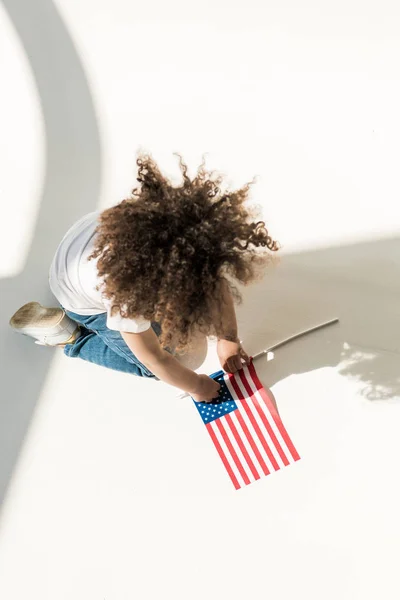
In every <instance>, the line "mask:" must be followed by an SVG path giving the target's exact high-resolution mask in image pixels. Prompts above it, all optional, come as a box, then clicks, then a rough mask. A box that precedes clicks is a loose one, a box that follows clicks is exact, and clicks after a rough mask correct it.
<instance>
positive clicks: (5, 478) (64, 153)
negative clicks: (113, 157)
mask: <svg viewBox="0 0 400 600" xmlns="http://www.w3.org/2000/svg"><path fill="white" fill-rule="evenodd" d="M4 5H5V8H6V10H7V12H8V15H9V17H10V19H11V22H12V24H13V26H14V28H15V30H16V31H17V33H18V35H19V37H20V40H21V42H22V44H23V46H24V49H25V53H26V56H27V58H28V60H29V63H30V66H31V69H32V73H33V75H34V78H35V82H36V86H37V89H38V92H39V94H40V100H41V106H42V110H43V117H44V123H45V133H46V175H45V181H44V186H43V190H42V197H41V204H40V207H39V211H38V216H37V221H36V226H35V231H34V236H33V242H32V246H31V248H30V250H29V254H28V257H27V261H26V264H25V267H24V270H23V271H22V273H20V274H19V275H18V276H16V277H11V278H5V279H2V280H1V281H0V298H1V304H0V307H1V308H0V310H1V319H0V327H1V335H0V340H1V341H0V344H1V360H0V369H1V372H0V377H1V382H2V398H1V403H0V444H1V446H0V500H2V499H3V498H4V494H5V491H6V488H7V485H8V483H9V480H10V478H11V475H12V472H13V469H14V466H15V463H16V461H17V459H18V454H19V451H20V448H21V445H22V443H23V439H24V436H25V434H26V431H27V428H28V426H29V422H30V419H31V416H32V413H33V411H34V409H35V405H36V402H37V399H38V397H39V395H40V392H41V389H42V386H43V384H44V381H45V378H46V374H47V371H48V368H49V366H50V363H51V361H52V356H53V354H52V353H49V352H47V351H46V349H45V348H44V349H43V348H40V347H38V346H36V345H35V344H33V343H32V340H31V339H29V338H26V337H23V336H20V335H17V334H15V332H13V331H12V329H11V328H10V327H9V324H8V321H9V319H10V317H11V315H12V314H13V313H14V312H15V311H16V310H17V309H18V308H19V307H20V306H21V305H22V304H25V303H26V302H29V301H32V300H36V301H39V302H41V303H43V304H44V305H45V306H46V305H47V306H52V305H54V297H53V296H52V294H51V291H50V289H49V286H48V269H49V267H50V262H51V260H52V257H53V254H54V252H55V250H56V248H57V246H58V244H59V242H60V240H61V238H62V236H63V235H64V234H65V233H66V231H67V229H68V228H69V227H70V226H71V225H72V224H73V222H74V221H75V220H77V219H78V218H80V217H81V216H82V215H83V214H85V213H87V212H91V211H93V210H96V208H97V204H98V200H99V189H100V180H101V148H100V138H99V131H98V126H97V121H96V115H95V109H94V105H93V102H92V98H91V93H90V89H89V85H88V82H87V79H86V76H85V73H84V70H83V68H82V64H81V61H80V58H79V56H78V54H77V52H76V50H75V47H74V44H73V41H72V39H71V37H70V35H69V33H68V31H67V29H66V27H65V25H64V23H63V21H62V19H61V18H60V15H59V14H58V12H57V10H56V8H55V7H54V5H53V4H52V2H51V0H37V1H36V2H34V3H30V2H25V1H24V0H4ZM15 201H16V204H17V198H15ZM41 350H44V351H42V352H41Z"/></svg>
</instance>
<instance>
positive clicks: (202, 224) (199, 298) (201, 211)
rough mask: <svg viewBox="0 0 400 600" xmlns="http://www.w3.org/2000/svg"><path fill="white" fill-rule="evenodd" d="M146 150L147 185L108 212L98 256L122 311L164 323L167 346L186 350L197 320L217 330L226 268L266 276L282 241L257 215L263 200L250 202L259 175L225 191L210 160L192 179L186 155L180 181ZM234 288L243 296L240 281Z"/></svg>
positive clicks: (141, 175)
mask: <svg viewBox="0 0 400 600" xmlns="http://www.w3.org/2000/svg"><path fill="white" fill-rule="evenodd" d="M138 156H139V158H138V159H137V161H136V162H137V165H138V166H139V172H138V178H137V181H139V182H140V183H141V184H142V185H141V188H134V189H133V190H132V194H131V197H129V198H127V199H125V200H122V201H121V202H120V203H119V204H117V205H115V206H112V207H111V208H108V209H106V210H104V211H103V212H102V213H101V214H100V217H99V222H100V224H99V226H98V228H97V238H96V240H97V241H96V245H95V249H94V252H93V254H92V255H91V257H90V258H96V257H99V258H98V262H97V269H98V273H99V276H101V277H104V278H105V284H104V285H105V287H104V293H105V296H106V297H108V298H112V299H113V302H114V311H115V312H116V311H117V310H121V313H122V314H123V315H124V316H125V317H128V318H134V317H137V316H139V315H141V316H143V317H144V318H146V319H148V320H151V321H159V322H161V325H162V335H161V337H160V343H161V345H162V346H163V347H166V346H169V345H170V343H171V340H172V339H173V337H174V339H175V340H176V339H178V340H179V341H178V344H177V348H176V349H177V351H178V352H179V351H181V352H182V351H184V350H185V349H186V348H187V346H188V344H189V342H190V336H191V333H192V332H193V329H192V328H193V327H195V328H197V329H198V330H200V331H202V332H203V333H204V334H205V335H215V333H216V332H215V329H214V324H213V322H212V316H211V314H212V305H213V303H215V299H216V298H217V297H218V290H219V284H220V283H221V281H223V280H224V279H226V278H225V275H231V276H232V277H233V278H235V279H237V280H238V281H240V282H241V283H243V284H244V285H246V284H249V283H250V282H252V281H255V280H257V279H259V278H260V276H262V275H263V273H262V269H263V268H264V267H265V266H266V265H267V264H268V263H270V262H271V258H272V256H271V254H270V253H269V252H268V250H271V251H276V250H278V245H277V243H276V242H274V241H273V240H272V238H271V237H270V236H269V234H268V231H267V229H266V228H265V223H264V221H254V220H252V219H254V217H255V216H256V215H258V213H259V207H253V208H251V209H249V208H245V207H244V203H245V201H246V200H247V195H248V192H249V185H251V184H252V183H253V182H251V183H250V184H246V185H245V186H244V187H243V188H241V189H239V190H237V191H233V192H229V193H228V192H227V193H221V192H220V189H219V187H218V184H219V183H221V181H222V177H217V178H216V179H215V180H213V181H212V180H211V179H210V178H209V177H208V178H207V175H208V176H209V174H207V173H206V172H205V171H204V161H203V163H202V165H201V167H200V168H199V170H198V174H197V176H196V177H195V178H194V179H193V180H190V179H189V177H188V176H187V174H186V172H187V167H186V165H185V164H184V163H183V161H182V158H181V156H180V155H179V154H178V156H179V158H180V166H181V170H182V172H183V178H184V183H183V184H182V185H181V186H180V187H173V186H172V185H171V183H170V182H169V181H168V180H167V179H166V178H165V177H164V176H163V175H162V174H161V172H160V170H159V169H158V167H157V165H156V164H155V162H154V160H153V159H152V158H151V157H150V156H149V155H148V154H142V153H139V154H138ZM261 248H265V250H264V251H260V250H261ZM230 288H231V291H232V294H233V296H234V297H235V299H236V301H237V302H239V303H241V302H242V297H241V295H240V293H239V291H238V290H237V288H235V287H233V286H232V285H230ZM124 305H125V309H126V310H125V311H124V310H123V309H122V306H124Z"/></svg>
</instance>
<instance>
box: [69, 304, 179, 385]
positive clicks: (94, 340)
mask: <svg viewBox="0 0 400 600" xmlns="http://www.w3.org/2000/svg"><path fill="white" fill-rule="evenodd" d="M60 306H61V305H60ZM61 308H62V309H63V310H65V312H66V314H67V315H68V316H69V318H70V319H72V320H73V321H76V323H78V324H79V325H80V328H81V335H80V337H79V338H78V339H77V340H76V341H75V342H74V343H73V344H67V345H66V346H64V354H65V355H66V356H70V357H72V358H82V359H83V360H87V361H88V362H91V363H95V364H96V365H100V366H102V367H107V368H108V369H113V370H114V371H123V372H124V373H132V375H138V376H139V377H151V378H153V379H156V380H157V381H160V380H159V378H158V377H156V376H155V375H154V373H152V372H151V371H149V369H148V368H147V367H146V366H145V365H144V364H143V363H141V362H140V360H139V359H138V358H136V356H135V355H134V354H133V352H132V351H131V350H130V348H129V347H128V345H127V344H126V342H125V340H124V339H123V337H122V335H121V334H120V332H119V331H114V330H112V329H109V328H108V327H107V325H106V321H107V313H101V314H99V315H78V314H76V313H73V312H71V311H69V310H66V309H65V308H64V307H63V306H61ZM151 327H152V329H153V331H154V332H155V334H156V335H157V337H159V336H160V334H161V326H160V323H157V322H156V321H154V322H152V323H151ZM165 350H166V351H167V352H170V353H172V351H171V350H170V349H169V348H165Z"/></svg>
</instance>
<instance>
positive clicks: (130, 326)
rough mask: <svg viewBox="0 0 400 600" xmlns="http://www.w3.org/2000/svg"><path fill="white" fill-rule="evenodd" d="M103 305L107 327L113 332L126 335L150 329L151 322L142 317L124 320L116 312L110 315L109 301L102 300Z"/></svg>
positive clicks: (110, 303) (110, 304)
mask: <svg viewBox="0 0 400 600" xmlns="http://www.w3.org/2000/svg"><path fill="white" fill-rule="evenodd" d="M103 302H104V305H105V307H106V309H107V327H108V328H109V329H112V330H113V331H127V332H128V333H141V332H142V331H147V330H148V329H150V327H151V321H148V320H147V319H145V318H144V317H136V318H135V319H126V318H124V317H122V316H121V315H120V313H118V312H116V313H115V314H114V315H111V306H112V302H111V300H108V299H106V298H103Z"/></svg>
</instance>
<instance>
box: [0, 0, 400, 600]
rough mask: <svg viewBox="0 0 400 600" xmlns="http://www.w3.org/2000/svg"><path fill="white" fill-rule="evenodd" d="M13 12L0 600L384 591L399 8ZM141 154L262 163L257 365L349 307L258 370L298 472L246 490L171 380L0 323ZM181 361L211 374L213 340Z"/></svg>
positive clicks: (389, 585)
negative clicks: (275, 244) (50, 344)
mask: <svg viewBox="0 0 400 600" xmlns="http://www.w3.org/2000/svg"><path fill="white" fill-rule="evenodd" d="M4 6H5V10H4V9H3V12H0V45H1V46H0V49H1V52H0V60H1V66H3V67H4V73H5V80H6V81H7V86H5V93H4V104H3V108H2V111H1V114H0V125H1V126H2V130H3V131H4V132H5V138H4V139H5V140H6V142H5V143H4V145H3V146H1V159H2V164H3V165H4V181H3V183H2V185H3V188H2V190H1V194H2V197H4V198H5V199H6V200H7V202H6V203H5V205H4V206H5V207H6V208H5V210H6V212H7V215H6V216H7V219H4V220H2V222H1V224H0V227H1V228H2V229H1V231H0V234H1V235H0V238H1V243H0V254H1V256H2V259H1V263H0V272H1V277H2V279H1V280H0V297H1V299H2V301H1V304H2V307H1V327H2V331H1V337H0V339H1V344H2V355H1V356H2V358H1V369H2V371H1V379H2V382H4V383H3V384H2V389H3V394H2V396H1V400H0V443H1V448H0V458H1V460H0V478H1V485H2V489H3V490H4V502H3V507H2V513H1V521H0V597H1V598H4V599H7V600H20V599H21V598H29V599H30V600H36V599H37V600H39V599H40V600H67V599H68V600H70V599H71V598H74V600H104V599H105V600H133V599H135V600H136V599H140V600H150V599H151V600H153V599H157V600H158V599H159V598H162V599H164V598H168V599H169V598H171V599H172V598H173V599H174V600H181V599H182V600H186V598H193V599H194V600H197V599H200V598H201V599H203V598H209V599H212V600H214V599H217V598H218V599H220V598H223V599H224V598H232V599H235V600H236V599H241V598H247V597H249V598H252V599H257V600H258V599H264V598H274V600H289V599H292V598H299V599H303V598H304V599H307V600H320V599H321V598H324V600H331V599H332V600H337V599H338V598H340V599H341V600H372V599H374V600H375V598H378V597H379V598H384V599H385V600H397V599H398V598H399V595H400V585H399V583H398V576H397V571H398V556H399V551H400V518H399V506H400V488H399V486H398V483H397V471H398V462H399V458H400V436H399V434H398V432H399V427H400V341H399V335H398V332H399V330H400V309H399V303H398V297H399V292H400V283H399V276H398V274H399V267H400V237H399V232H400V218H399V217H400V210H399V203H398V197H399V192H400V185H399V179H398V164H399V161H398V159H399V149H398V139H399V133H400V121H399V116H398V108H397V107H398V103H399V99H400V98H399V96H400V85H399V83H400V82H399V76H398V73H399V70H398V63H399V58H400V43H399V41H398V35H397V31H398V21H399V16H400V13H397V12H396V9H395V8H394V5H393V4H391V3H389V2H387V3H384V5H382V3H380V4H379V5H378V3H373V5H371V4H369V5H368V7H366V6H365V5H364V4H362V3H359V4H357V2H355V0H352V1H351V2H350V3H349V2H347V3H345V4H337V3H336V4H335V5H333V4H332V6H321V5H320V4H319V3H308V4H307V6H304V4H302V6H301V8H300V7H299V5H298V4H297V3H294V2H293V3H291V5H290V6H288V5H287V4H285V6H283V5H281V4H279V3H267V4H264V3H256V2H252V3H247V4H246V5H243V6H241V7H240V6H236V5H234V6H233V5H231V4H228V3H227V4H225V3H222V2H219V3H217V5H216V6H215V5H213V6H211V5H207V4H206V5H202V8H201V10H200V9H199V10H197V9H196V10H195V9H194V6H193V7H191V6H190V5H187V4H184V3H183V4H182V3H178V2H174V3H173V4H172V5H171V4H169V5H168V6H165V5H163V4H161V3H160V4H159V5H157V10H156V7H155V6H154V5H149V6H148V8H144V6H142V5H138V6H136V5H134V4H133V3H128V2H124V1H123V0H115V1H114V2H113V4H112V7H111V5H109V3H106V2H97V3H95V2H93V1H92V0H83V1H82V0H80V1H79V2H78V1H71V0H69V2H66V1H64V0H58V2H57V3H56V6H57V9H56V8H55V6H54V5H51V4H50V0H37V1H36V2H35V3H33V4H32V5H31V4H30V3H24V2H22V0H13V1H12V2H11V0H6V1H5V2H4ZM188 12H190V14H188ZM65 26H66V27H67V28H68V30H69V34H68V33H67V31H66V30H65ZM69 36H71V38H72V39H71V38H70V37H69ZM74 47H75V50H74ZM80 63H82V64H83V68H84V71H82V66H81V64H80ZM229 136H232V137H229ZM139 146H142V147H144V148H146V149H147V150H149V151H150V152H151V153H152V154H153V155H154V157H155V158H156V160H157V161H158V162H159V164H160V165H161V168H162V169H163V170H164V172H166V173H167V174H168V175H169V176H171V177H172V178H173V177H176V178H177V180H179V169H178V166H177V165H178V162H177V159H176V158H175V157H174V156H173V155H172V153H173V152H180V153H181V154H182V155H183V158H184V159H186V161H187V162H188V163H189V165H190V169H191V171H192V174H194V173H195V171H196V169H197V167H198V165H199V164H200V162H201V156H202V153H203V152H209V155H208V156H207V157H206V158H207V163H206V166H207V167H208V168H210V169H216V170H217V171H219V172H221V171H222V172H225V173H226V177H227V181H228V182H229V183H230V185H231V187H236V186H237V187H238V186H241V185H243V184H244V183H245V182H247V181H250V180H251V179H252V177H253V176H254V175H255V174H259V176H260V177H259V178H258V180H257V183H256V185H255V186H253V187H252V199H253V200H254V202H256V203H259V204H260V205H261V206H262V210H263V216H264V218H265V220H266V221H267V223H268V226H269V228H270V231H271V235H272V236H273V237H275V238H277V239H279V240H280V241H281V242H282V243H283V245H284V249H283V251H282V252H281V256H282V260H281V262H280V264H279V265H278V266H277V267H275V268H274V269H272V270H271V271H270V272H268V273H267V274H266V277H265V279H264V280H263V281H260V282H259V283H256V284H253V285H252V286H249V287H246V288H244V287H240V291H241V293H242V294H243V303H242V304H241V305H240V306H238V307H237V316H238V322H239V333H240V337H241V339H242V340H243V346H244V348H245V349H246V351H247V352H248V353H249V354H251V355H254V354H256V353H257V352H259V351H260V350H262V349H264V348H265V347H267V346H271V345H273V344H274V343H276V342H278V341H280V340H281V339H282V338H285V337H287V336H289V335H291V334H293V333H296V332H297V331H299V330H302V329H305V328H306V327H308V326H310V327H311V326H313V325H315V324H318V323H319V322H322V321H324V320H329V319H331V318H333V317H339V319H340V323H339V324H338V325H334V326H331V327H329V328H327V329H324V330H321V331H319V332H316V333H313V334H311V335H309V336H307V337H305V338H302V339H300V340H297V341H295V342H293V343H291V344H290V345H287V346H285V347H282V348H281V349H279V350H277V351H276V352H275V356H274V359H273V360H271V361H267V360H266V358H265V357H263V358H260V359H259V360H258V361H257V362H256V369H257V372H258V374H259V376H260V379H261V381H262V382H263V384H264V385H265V386H267V387H270V388H271V389H272V390H273V393H274V395H275V397H276V399H277V402H278V406H279V411H280V414H281V416H282V419H283V421H284V423H285V426H286V428H287V430H288V431H289V433H290V435H291V437H292V439H293V441H294V443H295V445H296V447H297V449H298V451H299V453H300V455H301V460H300V461H299V462H298V463H297V464H295V465H293V466H290V467H288V468H287V469H284V470H282V471H281V472H278V473H275V474H273V475H271V476H269V477H267V478H263V479H261V480H260V481H258V482H257V483H254V484H252V485H250V486H248V487H246V488H244V489H242V490H239V491H234V489H233V487H232V484H231V482H230V480H229V478H228V476H227V475H226V473H225V471H224V469H223V467H222V465H221V464H220V461H219V458H218V456H217V454H216V452H215V450H214V448H213V446H212V444H211V441H210V440H209V439H208V436H207V435H206V432H205V429H204V427H203V426H202V423H201V421H200V419H199V416H198V414H197V411H196V409H195V407H194V406H193V404H192V402H191V400H190V399H189V398H185V399H179V398H177V397H176V393H177V391H178V390H177V389H176V388H173V387H171V386H168V385H167V384H164V383H163V382H155V381H148V380H142V379H140V378H133V377H131V376H129V375H127V374H121V373H116V372H113V371H109V370H106V369H102V368H100V367H97V366H96V365H92V364H89V363H84V362H83V361H79V360H73V359H68V358H66V357H65V356H64V355H63V353H62V352H61V351H60V350H55V349H50V348H45V347H38V346H35V345H34V344H33V343H32V341H31V340H29V339H28V338H23V337H22V336H17V335H15V334H13V332H11V331H9V328H8V318H9V317H10V316H11V314H12V313H13V312H14V311H15V310H16V308H18V307H19V306H20V305H21V304H22V303H24V302H27V301H30V300H38V301H41V302H43V303H44V304H46V303H47V305H50V304H51V303H52V301H53V299H52V297H51V294H50V292H49V290H48V289H47V287H46V280H47V269H48V265H49V261H50V260H51V257H52V253H53V251H54V250H55V247H56V245H57V243H58V241H59V239H60V236H61V235H63V233H64V232H65V230H66V229H67V228H68V227H69V225H70V224H71V223H72V222H73V221H74V220H75V219H76V218H78V217H79V216H81V215H82V214H84V213H86V212H89V211H91V210H94V209H95V208H96V207H97V206H109V205H112V204H114V203H116V202H117V201H118V200H120V199H122V198H123V197H124V195H125V194H127V193H128V192H129V190H130V189H131V188H132V187H134V186H135V173H136V171H135V164H134V163H135V152H136V149H137V148H138V147H139ZM1 244H3V245H1ZM186 360H187V361H188V362H190V364H192V366H193V368H195V369H196V370H197V371H198V372H204V373H211V372H213V371H216V370H217V369H219V363H218V359H217V357H216V354H215V348H214V346H213V344H210V345H209V348H208V352H207V355H206V356H205V357H204V356H201V354H200V356H196V355H195V356H192V357H188V358H187V359H186ZM196 360H197V363H196V362H195V361H196Z"/></svg>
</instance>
